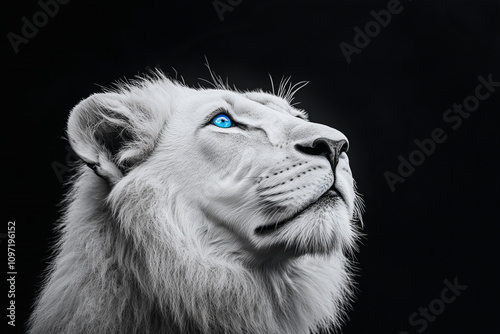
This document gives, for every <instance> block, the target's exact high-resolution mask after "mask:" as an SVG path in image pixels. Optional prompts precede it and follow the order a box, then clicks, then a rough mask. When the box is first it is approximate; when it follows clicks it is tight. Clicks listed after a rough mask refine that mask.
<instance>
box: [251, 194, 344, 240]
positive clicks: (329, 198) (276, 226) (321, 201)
mask: <svg viewBox="0 0 500 334" xmlns="http://www.w3.org/2000/svg"><path fill="white" fill-rule="evenodd" d="M337 200H343V197H342V195H341V194H340V193H339V192H338V191H337V190H336V189H335V188H334V187H332V188H330V189H329V190H327V191H326V192H325V193H324V194H323V195H321V196H320V197H319V198H318V199H317V200H316V201H314V202H312V203H310V204H309V205H307V206H306V207H305V208H304V209H303V210H301V211H299V212H297V213H295V214H294V215H293V216H292V217H290V218H287V219H285V220H282V221H280V222H277V223H272V224H267V225H262V226H259V227H257V228H256V229H255V234H257V235H260V236H264V235H269V234H271V233H274V232H276V231H278V230H280V229H281V228H282V227H283V226H285V225H287V224H288V223H290V222H291V221H293V220H295V219H296V218H298V217H299V216H300V215H302V214H303V213H305V212H306V211H309V210H314V209H315V208H317V207H321V206H324V205H326V204H327V203H334V202H336V201H337Z"/></svg>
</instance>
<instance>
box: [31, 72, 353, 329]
mask: <svg viewBox="0 0 500 334" xmlns="http://www.w3.org/2000/svg"><path fill="white" fill-rule="evenodd" d="M295 88H298V86H294V87H292V86H291V85H289V84H287V82H286V81H285V82H283V84H281V85H280V87H279V91H278V92H277V94H276V95H275V94H271V93H264V92H262V91H255V92H240V91H235V90H230V89H228V88H227V87H225V86H223V85H222V84H221V83H220V82H218V84H217V87H215V88H214V89H201V88H199V89H193V88H189V87H186V86H185V85H183V84H181V83H179V82H177V81H174V80H170V79H167V78H166V77H165V76H164V75H162V74H161V73H158V74H156V75H155V76H153V77H149V78H145V79H140V80H138V81H135V82H133V83H127V84H122V85H120V86H119V87H118V88H117V89H115V90H110V91H106V92H104V93H100V94H95V95H92V96H90V97H89V98H87V99H85V100H83V101H82V102H80V103H79V104H78V105H77V106H76V107H75V108H74V109H73V110H72V112H71V115H70V117H69V121H68V131H67V133H68V138H69V141H70V143H71V146H72V148H73V149H74V151H75V152H76V153H77V154H78V156H79V157H80V158H81V160H82V161H83V162H84V163H85V164H82V165H81V166H80V167H79V169H78V173H77V175H76V176H75V177H74V178H73V181H72V182H73V185H72V190H71V192H70V194H69V195H68V196H67V199H66V201H65V204H66V210H65V214H64V217H63V220H62V224H61V229H60V231H61V236H60V241H59V243H58V244H57V257H56V258H55V260H54V262H53V265H52V267H51V268H50V272H49V275H48V279H47V281H46V282H45V285H44V288H43V290H42V292H41V294H40V296H39V299H38V301H37V303H36V305H35V310H34V312H33V315H32V317H31V320H30V333H35V334H39V333H42V334H47V333H58V334H60V333H68V334H76V333H120V334H123V333H134V334H135V333H151V334H158V333H247V334H253V333H256V334H257V333H258V334H262V333H270V334H281V333H282V334H293V333H297V334H298V333H310V332H314V331H316V330H319V329H321V328H327V327H329V326H334V327H338V326H339V325H340V323H341V322H342V316H343V314H344V312H345V308H346V306H347V305H348V302H349V300H350V298H351V296H352V290H353V289H352V279H351V276H350V275H351V274H350V272H351V260H350V256H349V253H351V252H353V251H354V250H355V249H356V240H357V238H358V236H359V232H358V227H357V226H358V219H357V218H359V217H360V212H359V210H360V202H359V201H358V197H357V195H356V192H355V190H354V181H353V178H352V175H351V170H350V167H349V162H348V157H347V154H346V151H347V145H348V144H347V138H346V137H345V136H344V135H343V134H342V133H341V132H339V131H337V130H335V129H333V128H330V127H328V126H325V125H320V124H316V123H312V122H309V121H308V120H307V115H306V113H305V112H304V111H302V110H299V109H297V108H294V107H292V106H291V105H290V100H291V98H292V95H293V93H294V91H295ZM273 90H274V89H273ZM89 167H90V168H89Z"/></svg>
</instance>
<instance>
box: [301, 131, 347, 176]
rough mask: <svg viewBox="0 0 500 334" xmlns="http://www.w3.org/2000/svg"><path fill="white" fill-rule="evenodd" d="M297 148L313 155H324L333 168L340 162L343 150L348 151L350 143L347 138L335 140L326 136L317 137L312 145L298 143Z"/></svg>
mask: <svg viewBox="0 0 500 334" xmlns="http://www.w3.org/2000/svg"><path fill="white" fill-rule="evenodd" d="M295 148H296V149H297V150H298V151H301V152H303V153H306V154H311V155H324V156H325V157H326V158H328V160H329V161H330V163H331V164H332V167H333V169H334V170H335V167H336V166H337V163H338V162H339V156H340V154H341V153H342V152H347V150H348V149H349V143H348V142H347V140H345V139H340V140H334V139H330V138H326V137H320V138H316V139H315V140H314V141H313V142H312V144H311V145H307V144H306V145H304V144H296V145H295Z"/></svg>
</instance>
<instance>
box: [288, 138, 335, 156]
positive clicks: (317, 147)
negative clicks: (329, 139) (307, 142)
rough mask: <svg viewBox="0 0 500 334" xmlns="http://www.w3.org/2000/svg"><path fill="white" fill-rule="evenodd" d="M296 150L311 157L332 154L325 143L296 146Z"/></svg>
mask: <svg viewBox="0 0 500 334" xmlns="http://www.w3.org/2000/svg"><path fill="white" fill-rule="evenodd" d="M295 149H296V150H297V151H300V152H302V153H305V154H310V155H328V154H330V147H329V146H328V144H327V143H325V142H316V141H315V142H314V143H313V146H302V145H299V144H296V145H295Z"/></svg>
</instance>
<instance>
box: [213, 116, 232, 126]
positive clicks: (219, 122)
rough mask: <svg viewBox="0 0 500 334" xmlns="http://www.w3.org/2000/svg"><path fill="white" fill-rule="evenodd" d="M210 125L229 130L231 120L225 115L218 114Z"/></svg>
mask: <svg viewBox="0 0 500 334" xmlns="http://www.w3.org/2000/svg"><path fill="white" fill-rule="evenodd" d="M212 123H213V124H214V125H215V126H218V127H219V128H229V127H230V126H231V119H230V118H229V117H227V115H224V114H220V115H217V116H215V117H214V119H213V121H212Z"/></svg>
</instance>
